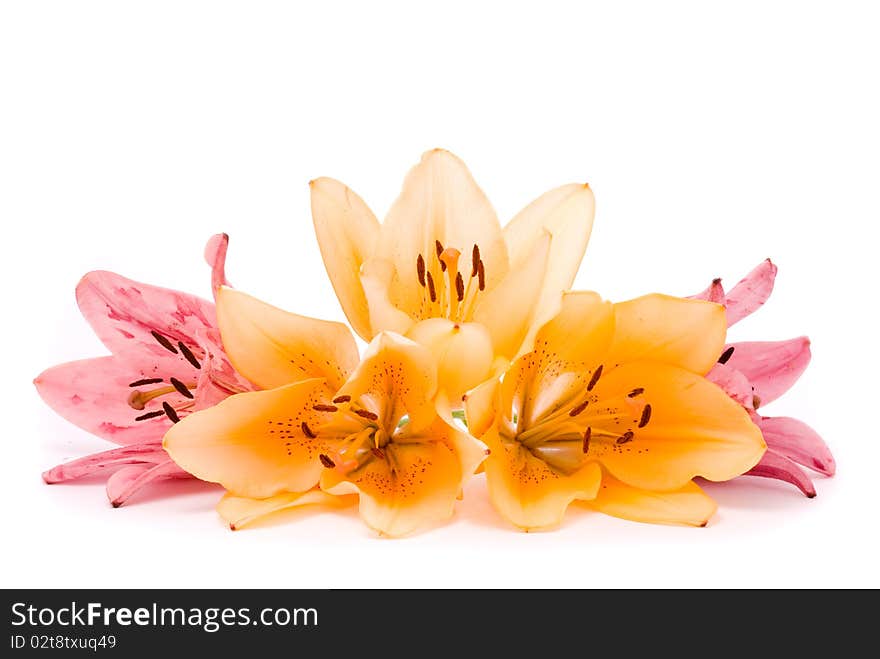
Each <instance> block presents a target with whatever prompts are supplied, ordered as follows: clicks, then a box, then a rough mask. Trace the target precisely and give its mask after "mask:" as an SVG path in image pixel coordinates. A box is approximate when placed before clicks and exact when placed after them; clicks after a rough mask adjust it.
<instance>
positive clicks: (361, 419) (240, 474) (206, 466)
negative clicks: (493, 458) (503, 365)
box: [165, 288, 485, 536]
mask: <svg viewBox="0 0 880 659" xmlns="http://www.w3.org/2000/svg"><path fill="white" fill-rule="evenodd" d="M217 311H218V317H219V321H220V330H221V334H222V336H223V343H224V345H225V346H226V349H227V351H228V354H229V356H230V359H231V360H232V363H233V364H234V365H235V367H236V368H237V369H238V370H239V372H241V373H243V374H244V375H246V376H247V378H248V379H249V380H251V381H252V382H254V383H255V384H258V385H260V386H261V387H263V388H265V389H266V390H264V391H257V392H253V393H245V394H241V395H238V396H232V397H230V398H228V399H226V400H225V401H223V402H221V403H220V404H219V405H217V406H216V407H212V408H210V409H206V410H203V411H201V412H198V413H196V414H192V415H190V416H189V417H187V418H186V419H183V420H182V421H181V422H180V423H179V424H177V425H175V426H174V427H173V428H171V429H170V430H169V431H168V433H167V434H166V436H165V448H166V449H167V450H168V452H169V453H170V455H171V456H172V457H173V458H174V460H175V461H176V462H177V463H178V464H180V465H181V466H182V467H184V468H185V469H186V470H187V471H189V472H191V473H193V474H195V475H196V476H198V477H199V478H201V479H202V480H207V481H212V482H216V483H220V484H221V485H223V486H224V487H225V488H226V489H227V491H228V494H227V496H226V497H224V499H223V500H222V501H221V503H220V505H219V506H218V511H219V513H220V515H221V516H222V517H223V518H224V519H225V520H226V521H227V522H228V523H229V524H230V526H231V527H232V528H233V529H236V528H240V527H241V526H242V525H244V524H247V523H249V522H251V521H252V520H254V519H257V518H259V517H262V516H264V515H266V514H269V513H272V512H275V511H277V510H282V509H285V508H289V507H291V506H297V505H302V504H303V503H314V502H317V503H326V502H328V501H332V500H333V499H331V498H329V497H330V496H331V495H349V494H357V495H358V496H359V501H360V514H361V517H362V518H363V520H364V521H365V522H366V523H367V524H368V525H369V526H370V527H371V528H373V529H374V530H376V531H378V532H379V533H382V534H385V535H389V536H399V535H404V534H407V533H410V532H412V531H415V530H417V529H419V528H421V527H423V526H424V525H426V524H429V523H435V522H438V521H441V520H443V519H446V518H448V517H449V516H450V515H452V512H453V506H454V503H455V500H456V497H457V496H458V495H459V493H460V492H461V489H462V486H463V483H464V481H465V480H466V479H467V478H469V477H470V475H471V474H473V472H474V470H475V469H476V467H477V465H478V464H479V463H480V462H481V461H482V459H483V458H484V457H485V446H484V445H482V444H481V443H480V442H478V441H477V440H475V439H473V438H472V437H470V436H469V435H467V434H466V433H464V432H462V431H461V430H459V429H458V428H457V427H456V426H455V425H453V423H452V418H451V415H450V413H449V412H448V411H446V412H445V413H444V414H443V415H441V414H440V413H439V412H438V409H437V407H436V405H435V403H434V397H435V393H436V389H437V368H436V364H435V361H434V358H433V355H432V354H431V353H430V351H429V350H428V349H427V348H425V347H423V346H421V345H419V344H417V343H415V342H413V341H411V340H409V339H406V338H404V337H402V336H400V335H397V334H394V333H391V332H381V333H379V334H378V335H377V336H376V337H375V338H374V339H373V341H372V342H371V343H370V345H369V346H368V348H367V351H366V353H365V355H364V357H363V359H362V360H359V358H358V352H357V346H356V345H355V341H354V337H353V336H352V334H351V333H350V332H349V330H348V328H347V327H346V326H345V325H342V324H340V323H333V322H328V321H320V320H314V319H310V318H304V317H302V316H298V315H296V314H292V313H288V312H285V311H282V310H280V309H277V308H275V307H272V306H270V305H268V304H265V303H263V302H260V301H259V300H257V299H255V298H253V297H250V296H248V295H245V294H243V293H240V292H238V291H234V290H232V289H228V288H221V289H220V291H219V292H218V295H217ZM316 488H320V492H317V491H316Z"/></svg>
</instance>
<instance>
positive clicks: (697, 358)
mask: <svg viewBox="0 0 880 659" xmlns="http://www.w3.org/2000/svg"><path fill="white" fill-rule="evenodd" d="M614 315H615V322H616V329H615V334H614V343H613V345H612V346H611V350H610V354H609V355H608V357H607V362H608V366H613V365H615V364H624V363H626V362H633V361H657V362H663V363H664V364H670V365H672V366H679V367H681V368H684V369H687V370H689V371H693V372H694V373H699V374H700V375H705V374H706V373H708V372H709V369H710V368H712V366H714V364H715V362H716V361H717V360H718V356H719V355H720V354H721V351H722V350H723V349H724V338H725V336H726V335H727V316H726V314H725V312H724V307H723V306H721V305H720V304H715V303H714V302H704V301H702V300H686V299H683V298H679V297H671V296H669V295H660V294H653V295H645V296H644V297H639V298H636V299H634V300H629V301H627V302H619V303H617V304H615V305H614ZM606 368H607V366H606Z"/></svg>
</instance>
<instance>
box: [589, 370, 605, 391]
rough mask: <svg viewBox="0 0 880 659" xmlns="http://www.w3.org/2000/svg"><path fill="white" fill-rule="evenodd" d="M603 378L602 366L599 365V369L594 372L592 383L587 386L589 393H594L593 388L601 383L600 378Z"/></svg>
mask: <svg viewBox="0 0 880 659" xmlns="http://www.w3.org/2000/svg"><path fill="white" fill-rule="evenodd" d="M601 377H602V364H599V368H597V369H596V370H595V371H593V376H592V377H591V378H590V382H589V383H588V384H587V391H592V390H593V387H595V386H596V384H598V382H599V378H601Z"/></svg>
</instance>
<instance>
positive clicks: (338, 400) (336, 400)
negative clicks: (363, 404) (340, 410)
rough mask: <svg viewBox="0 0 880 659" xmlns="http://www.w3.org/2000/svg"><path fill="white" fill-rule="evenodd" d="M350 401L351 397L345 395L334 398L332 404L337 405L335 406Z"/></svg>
mask: <svg viewBox="0 0 880 659" xmlns="http://www.w3.org/2000/svg"><path fill="white" fill-rule="evenodd" d="M350 400H351V396H347V395H346V396H337V397H336V398H334V399H333V402H334V403H337V404H338V403H347V402H349V401H350Z"/></svg>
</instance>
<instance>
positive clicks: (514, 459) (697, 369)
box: [465, 292, 765, 530]
mask: <svg viewBox="0 0 880 659" xmlns="http://www.w3.org/2000/svg"><path fill="white" fill-rule="evenodd" d="M725 331H726V322H725V317H724V309H723V307H721V306H720V305H717V304H711V303H706V302H698V301H693V300H684V299H680V298H672V297H667V296H663V295H648V296H645V297H641V298H637V299H635V300H630V301H628V302H623V303H619V304H611V303H609V302H603V301H602V299H601V298H600V297H599V296H598V295H597V294H596V293H592V292H572V293H566V294H565V295H564V297H563V301H562V308H561V311H560V313H559V314H558V315H557V316H556V317H555V318H554V319H553V320H551V321H550V322H549V323H547V324H545V325H544V326H543V327H542V328H541V329H540V330H539V331H538V333H537V337H536V340H535V346H534V350H533V351H532V352H529V353H527V354H526V355H523V356H522V357H520V358H519V359H517V360H516V361H515V362H514V363H513V365H512V367H511V368H510V370H509V371H507V373H505V374H504V376H503V378H502V379H501V381H500V382H499V381H498V380H495V379H493V380H489V381H487V382H486V383H484V384H481V385H480V386H479V387H477V388H475V389H474V390H472V391H471V392H469V393H468V394H467V397H466V400H465V409H466V411H467V418H468V424H469V426H468V427H469V430H470V432H471V433H472V434H473V435H474V436H475V437H477V438H479V439H481V440H482V441H483V442H485V443H486V444H487V445H488V447H489V449H490V451H491V453H490V455H489V456H488V457H487V458H486V461H485V463H484V467H485V472H486V478H487V481H488V486H489V494H490V497H491V499H492V503H493V504H494V506H495V508H496V509H497V510H498V511H499V512H500V513H501V515H503V516H504V517H505V518H507V519H508V520H509V521H510V522H512V523H513V524H515V525H516V526H519V527H521V528H523V529H526V530H529V529H535V528H545V527H549V526H553V525H556V524H558V523H559V522H560V521H561V520H562V518H563V515H564V513H565V510H566V508H567V507H568V505H569V504H570V503H571V502H572V501H574V500H580V501H584V502H586V504H587V505H588V506H590V507H592V508H594V509H595V510H598V511H601V512H604V513H607V514H609V515H614V516H617V517H623V518H626V519H632V520H637V521H644V522H663V523H680V524H692V525H700V526H701V525H705V524H706V522H707V520H708V519H709V517H710V516H711V515H712V514H713V513H714V511H715V503H714V502H713V501H712V499H710V498H709V497H708V496H707V495H705V494H704V493H703V492H702V490H700V488H699V487H698V486H697V485H695V484H694V483H693V482H692V479H693V478H694V477H695V476H703V477H704V478H707V479H709V480H713V481H723V480H728V479H730V478H733V477H735V476H738V475H740V474H742V473H743V472H745V471H748V470H749V469H751V468H752V467H753V466H754V465H755V464H756V463H757V462H758V461H759V460H760V458H761V455H762V454H763V452H764V448H765V447H764V442H763V440H762V439H761V434H760V432H759V431H758V429H757V428H756V427H755V425H754V424H753V423H752V422H751V420H750V419H749V415H748V414H747V413H746V412H745V411H744V410H743V409H742V407H741V406H739V405H738V404H736V403H735V402H734V401H732V400H731V399H730V398H729V397H728V396H727V395H726V394H725V393H724V392H723V391H722V390H721V389H720V388H718V387H717V386H716V385H714V384H712V383H710V382H709V381H707V380H706V379H705V378H704V377H702V376H703V374H705V373H706V372H707V371H708V370H709V369H710V368H711V367H712V365H713V364H714V363H715V361H716V360H717V354H718V352H719V351H720V350H721V347H722V346H723V345H724V336H725Z"/></svg>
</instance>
